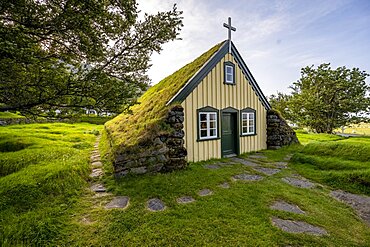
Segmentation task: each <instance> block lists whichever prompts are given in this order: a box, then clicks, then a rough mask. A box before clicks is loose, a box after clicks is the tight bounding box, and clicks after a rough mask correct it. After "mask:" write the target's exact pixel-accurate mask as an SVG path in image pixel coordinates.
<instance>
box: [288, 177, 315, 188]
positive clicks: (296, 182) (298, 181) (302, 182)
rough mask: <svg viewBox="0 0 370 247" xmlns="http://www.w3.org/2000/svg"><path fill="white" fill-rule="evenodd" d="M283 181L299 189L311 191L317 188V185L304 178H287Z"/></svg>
mask: <svg viewBox="0 0 370 247" xmlns="http://www.w3.org/2000/svg"><path fill="white" fill-rule="evenodd" d="M281 180H283V181H284V182H285V183H288V184H290V185H292V186H295V187H298V188H305V189H311V188H313V187H315V184H313V183H311V182H310V181H308V180H306V179H303V178H292V177H285V178H282V179H281Z"/></svg>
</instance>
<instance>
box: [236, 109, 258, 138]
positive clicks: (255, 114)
mask: <svg viewBox="0 0 370 247" xmlns="http://www.w3.org/2000/svg"><path fill="white" fill-rule="evenodd" d="M243 112H245V113H247V112H249V113H250V112H252V113H254V133H252V134H243ZM239 121H240V137H243V136H255V135H257V112H256V110H255V109H252V108H250V107H247V108H244V109H242V110H240V114H239Z"/></svg>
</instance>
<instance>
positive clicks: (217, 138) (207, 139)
mask: <svg viewBox="0 0 370 247" xmlns="http://www.w3.org/2000/svg"><path fill="white" fill-rule="evenodd" d="M219 139H220V137H212V138H205V139H199V138H198V139H197V142H204V141H214V140H219Z"/></svg>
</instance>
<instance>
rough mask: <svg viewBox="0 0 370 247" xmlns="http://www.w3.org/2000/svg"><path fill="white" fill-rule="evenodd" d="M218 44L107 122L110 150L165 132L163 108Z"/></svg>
mask: <svg viewBox="0 0 370 247" xmlns="http://www.w3.org/2000/svg"><path fill="white" fill-rule="evenodd" d="M221 45H222V43H219V44H217V45H215V46H214V47H212V48H211V49H210V50H208V51H207V52H205V53H204V54H202V55H201V56H200V57H198V58H197V59H195V60H194V61H193V62H191V63H189V64H187V65H185V66H184V67H182V68H181V69H179V70H178V71H176V72H175V73H173V74H172V75H170V76H168V77H166V78H164V79H163V80H162V81H160V82H159V83H158V84H156V85H154V86H153V87H151V88H149V90H148V91H146V92H145V93H144V94H143V95H142V96H141V97H140V98H139V100H138V102H139V104H137V105H134V106H133V107H131V113H122V114H120V115H118V116H117V117H115V118H114V119H112V120H110V121H109V122H107V123H106V124H105V128H106V130H107V132H108V135H109V138H110V141H111V144H112V145H113V149H114V150H112V151H114V152H117V151H118V152H119V151H120V150H117V148H118V147H130V146H135V145H136V144H138V143H139V142H141V141H146V140H148V138H151V137H153V133H156V134H158V133H160V132H162V131H165V128H166V126H165V124H164V123H163V119H164V117H165V116H166V114H167V112H168V110H169V108H171V105H170V106H166V103H167V102H168V101H169V100H170V99H171V98H172V97H173V96H174V95H175V94H176V93H177V92H178V91H179V90H180V89H181V88H182V87H183V86H184V85H185V84H186V82H187V81H188V80H189V79H190V78H191V77H192V76H194V74H195V73H196V72H197V71H198V70H199V69H200V68H201V67H202V66H203V65H204V64H205V63H206V62H207V61H208V60H209V59H210V58H211V57H212V55H213V54H215V53H216V52H217V51H218V50H219V48H220V46H221ZM118 149H120V148H118Z"/></svg>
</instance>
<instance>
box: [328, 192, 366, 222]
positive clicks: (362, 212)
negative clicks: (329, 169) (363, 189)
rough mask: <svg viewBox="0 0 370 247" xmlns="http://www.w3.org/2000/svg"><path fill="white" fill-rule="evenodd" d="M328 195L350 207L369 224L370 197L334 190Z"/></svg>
mask: <svg viewBox="0 0 370 247" xmlns="http://www.w3.org/2000/svg"><path fill="white" fill-rule="evenodd" d="M330 196H332V197H334V198H335V199H337V200H339V201H341V202H344V203H346V204H347V205H349V206H350V207H352V208H353V209H354V210H355V211H356V212H357V214H358V215H359V216H360V217H361V219H363V220H364V221H365V222H366V223H367V224H368V225H369V226H370V197H369V196H363V195H356V194H352V193H349V192H345V191H341V190H336V191H332V192H330Z"/></svg>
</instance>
